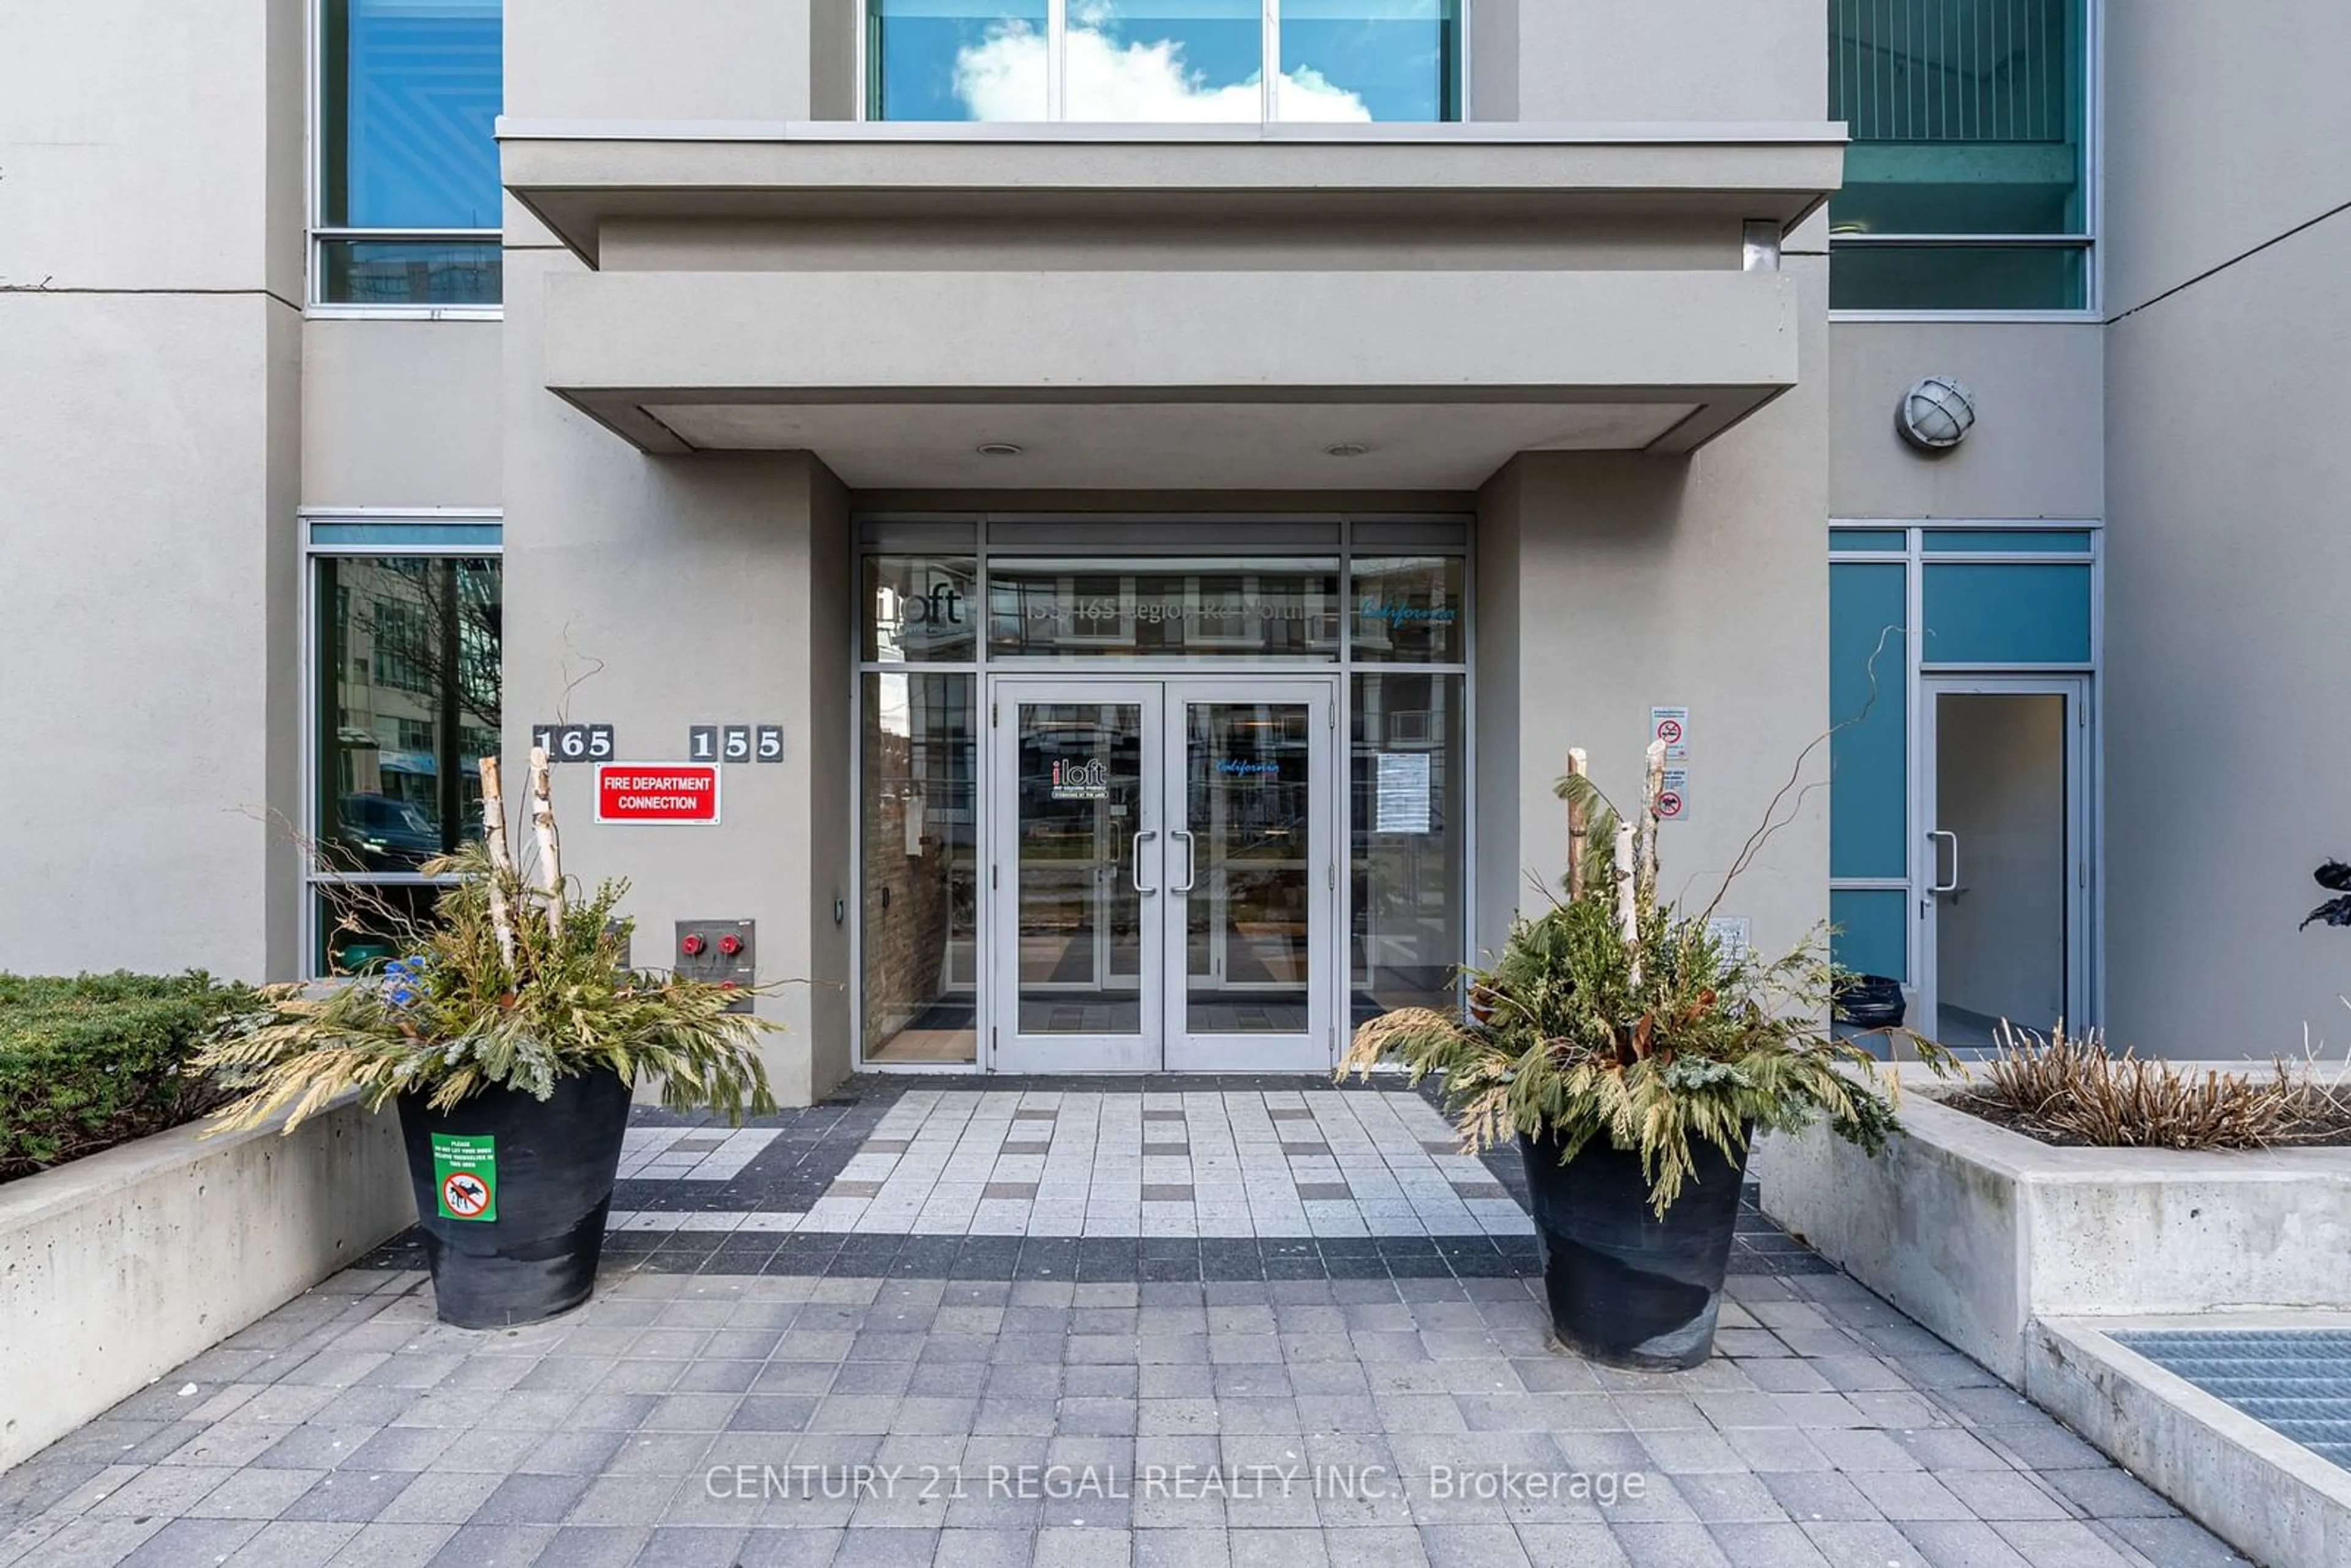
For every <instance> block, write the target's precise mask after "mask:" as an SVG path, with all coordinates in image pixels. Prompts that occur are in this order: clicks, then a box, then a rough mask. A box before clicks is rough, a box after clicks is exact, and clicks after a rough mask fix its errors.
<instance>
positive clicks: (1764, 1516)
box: [1673, 1473, 1788, 1524]
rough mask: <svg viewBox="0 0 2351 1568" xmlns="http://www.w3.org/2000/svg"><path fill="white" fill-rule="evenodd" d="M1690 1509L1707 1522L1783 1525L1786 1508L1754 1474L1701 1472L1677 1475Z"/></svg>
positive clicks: (1676, 1485) (1676, 1484)
mask: <svg viewBox="0 0 2351 1568" xmlns="http://www.w3.org/2000/svg"><path fill="white" fill-rule="evenodd" d="M1673 1487H1674V1490H1676V1491H1677V1492H1678V1493H1680V1495H1681V1499H1682V1500H1683V1501H1684V1502H1686V1503H1687V1504H1688V1505H1689V1508H1690V1511H1691V1512H1692V1513H1695V1514H1696V1515H1698V1518H1699V1519H1700V1520H1701V1521H1704V1522H1706V1523H1708V1524H1718V1523H1720V1524H1784V1523H1786V1522H1787V1521H1788V1514H1787V1511H1785V1510H1784V1509H1783V1508H1782V1506H1781V1503H1780V1500H1779V1499H1778V1498H1777V1497H1776V1496H1775V1495H1774V1494H1773V1493H1772V1492H1771V1490H1769V1489H1768V1488H1766V1487H1765V1486H1764V1484H1763V1482H1762V1481H1761V1479H1758V1478H1757V1477H1755V1476H1752V1475H1746V1474H1714V1473H1698V1474H1689V1475H1681V1476H1677V1477H1675V1478H1674V1481H1673Z"/></svg>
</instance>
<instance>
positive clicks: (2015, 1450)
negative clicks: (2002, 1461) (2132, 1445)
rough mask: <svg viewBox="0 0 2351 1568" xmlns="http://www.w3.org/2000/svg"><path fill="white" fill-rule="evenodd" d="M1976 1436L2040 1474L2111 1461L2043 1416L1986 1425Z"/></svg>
mask: <svg viewBox="0 0 2351 1568" xmlns="http://www.w3.org/2000/svg"><path fill="white" fill-rule="evenodd" d="M1976 1436H1977V1437H1980V1438H1982V1439H1983V1440H1984V1441H1986V1442H1988V1443H1990V1444H1991V1446H1992V1448H1994V1450H1996V1451H1997V1452H1999V1453H2001V1454H2005V1455H2007V1456H2008V1457H2009V1458H2012V1459H2014V1460H2015V1461H2016V1462H2017V1463H2018V1464H2019V1465H2021V1466H2022V1467H2023V1468H2025V1469H2031V1470H2034V1471H2037V1472H2040V1473H2043V1474H2046V1473H2047V1472H2049V1471H2051V1470H2103V1469H2110V1468H2111V1467H2112V1465H2113V1463H2114V1461H2113V1460H2111V1459H2109V1458H2106V1456H2105V1455H2104V1454H2102V1453H2100V1452H2098V1450H2097V1449H2095V1448H2092V1447H2091V1446H2090V1445H2089V1444H2087V1443H2085V1442H2084V1441H2083V1440H2082V1439H2081V1438H2079V1437H2075V1436H2074V1434H2073V1433H2071V1432H2068V1431H2067V1430H2065V1428H2064V1427H2060V1426H2059V1425H2057V1423H2056V1422H2054V1421H2052V1420H2050V1419H2048V1418H2047V1417H2046V1416H2043V1417H2041V1418H2040V1419H2039V1420H2036V1421H2032V1422H2026V1423H2022V1424H2019V1425H2017V1426H2013V1427H1986V1428H1983V1429H1980V1430H1979V1431H1978V1432H1977V1434H1976Z"/></svg>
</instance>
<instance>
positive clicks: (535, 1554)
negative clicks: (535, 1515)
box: [433, 1524, 559, 1568]
mask: <svg viewBox="0 0 2351 1568" xmlns="http://www.w3.org/2000/svg"><path fill="white" fill-rule="evenodd" d="M554 1539H555V1531H554V1529H553V1528H552V1527H550V1526H548V1525H543V1524H468V1525H465V1526H464V1527H463V1528H461V1529H459V1530H458V1531H456V1532H455V1534H453V1535H451V1536H450V1537H449V1539H448V1540H447V1541H446V1542H444V1543H443V1544H442V1547H441V1550H440V1551H438V1552H434V1554H433V1565H434V1568H521V1565H522V1564H524V1563H536V1562H538V1560H539V1554H540V1553H541V1552H545V1551H546V1550H547V1548H548V1545H549V1542H552V1541H553V1540H554ZM549 1568H559V1565H556V1564H550V1565H549Z"/></svg>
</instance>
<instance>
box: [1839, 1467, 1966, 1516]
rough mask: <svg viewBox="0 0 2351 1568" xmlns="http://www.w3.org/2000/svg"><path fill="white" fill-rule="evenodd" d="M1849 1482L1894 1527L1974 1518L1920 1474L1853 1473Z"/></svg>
mask: <svg viewBox="0 0 2351 1568" xmlns="http://www.w3.org/2000/svg"><path fill="white" fill-rule="evenodd" d="M1852 1479H1853V1484H1854V1485H1855V1487H1856V1488H1858V1489H1859V1490H1860V1491H1861V1495H1862V1496H1863V1497H1865V1498H1867V1499H1868V1500H1869V1502H1870V1506H1872V1507H1873V1508H1875V1509H1876V1510H1877V1511H1878V1512H1879V1513H1881V1514H1883V1515H1885V1516H1886V1518H1887V1519H1889V1520H1891V1521H1894V1522H1896V1523H1897V1524H1900V1523H1905V1522H1907V1521H1911V1520H1971V1519H1974V1518H1975V1517H1976V1514H1975V1511H1974V1510H1972V1509H1970V1508H1969V1507H1968V1505H1967V1504H1966V1503H1964V1502H1961V1501H1960V1500H1959V1499H1958V1498H1957V1497H1956V1496H1954V1495H1953V1494H1952V1492H1951V1489H1950V1488H1949V1487H1947V1486H1945V1485H1944V1484H1943V1483H1942V1482H1941V1481H1939V1480H1938V1479H1935V1478H1934V1477H1933V1476H1930V1475H1928V1474H1926V1473H1925V1472H1923V1471H1914V1470H1865V1471H1856V1472H1855V1473H1854V1474H1853V1477H1852Z"/></svg>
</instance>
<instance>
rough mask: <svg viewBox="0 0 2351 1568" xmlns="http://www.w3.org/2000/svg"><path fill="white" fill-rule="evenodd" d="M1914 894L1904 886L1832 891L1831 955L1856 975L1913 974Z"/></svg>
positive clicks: (1830, 906) (1901, 978)
mask: <svg viewBox="0 0 2351 1568" xmlns="http://www.w3.org/2000/svg"><path fill="white" fill-rule="evenodd" d="M1909 913H1910V895H1909V894H1907V893H1905V892H1904V891H1902V890H1901V889H1900V888H1858V889H1857V888H1838V889H1835V890H1834V891H1832V892H1831V893H1830V894H1829V923H1830V924H1831V925H1834V926H1835V927H1836V930H1835V932H1834V934H1832V935H1831V936H1830V937H1829V956H1831V957H1832V958H1834V959H1835V960H1836V962H1837V963H1838V964H1839V965H1841V966H1843V967H1845V968H1847V969H1850V970H1852V971H1853V972H1854V973H1855V974H1856V975H1891V976H1892V977H1894V978H1896V979H1897V980H1907V979H1909V977H1910V956H1909V943H1908V941H1907V934H1908V932H1909V925H1908V924H1907V921H1908V916H1909Z"/></svg>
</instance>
